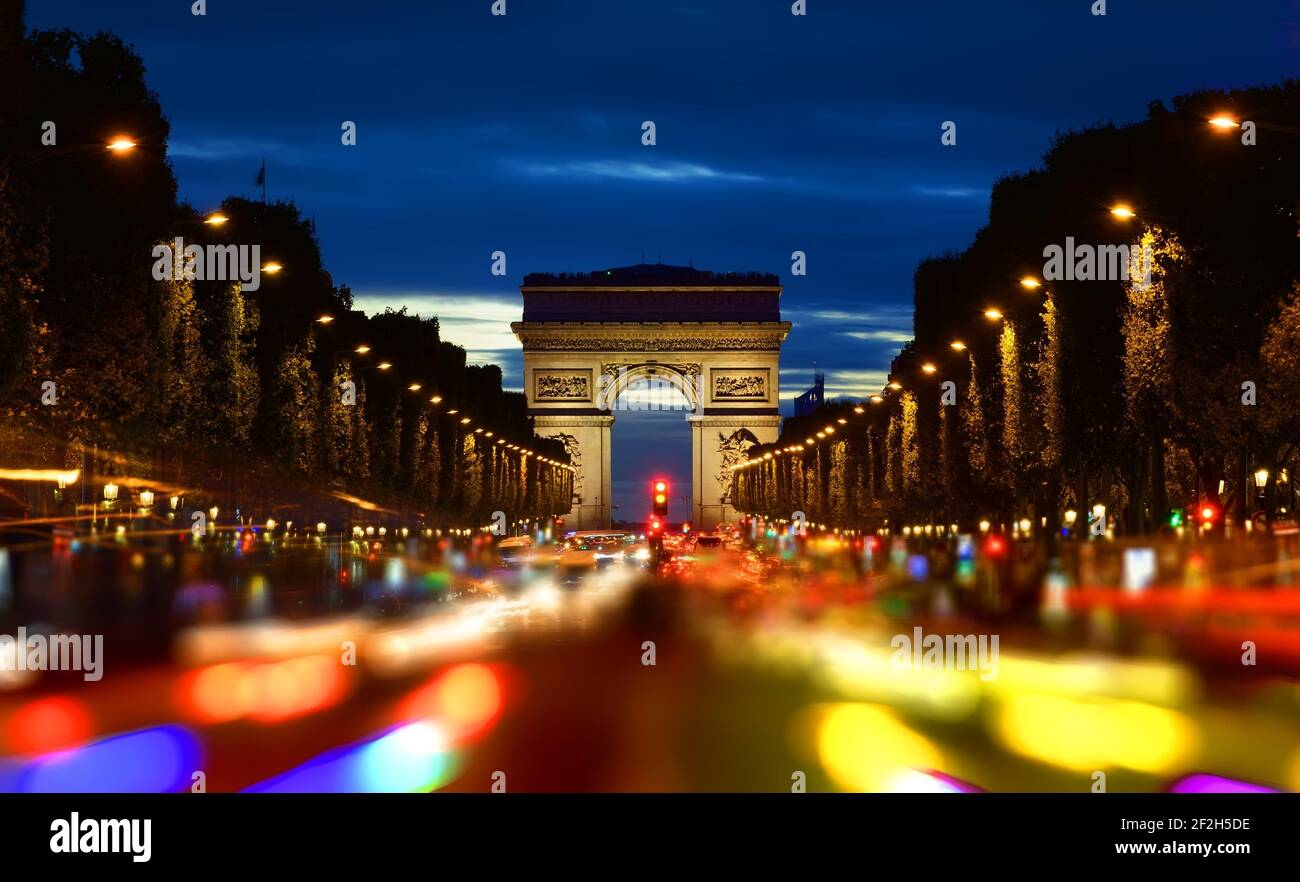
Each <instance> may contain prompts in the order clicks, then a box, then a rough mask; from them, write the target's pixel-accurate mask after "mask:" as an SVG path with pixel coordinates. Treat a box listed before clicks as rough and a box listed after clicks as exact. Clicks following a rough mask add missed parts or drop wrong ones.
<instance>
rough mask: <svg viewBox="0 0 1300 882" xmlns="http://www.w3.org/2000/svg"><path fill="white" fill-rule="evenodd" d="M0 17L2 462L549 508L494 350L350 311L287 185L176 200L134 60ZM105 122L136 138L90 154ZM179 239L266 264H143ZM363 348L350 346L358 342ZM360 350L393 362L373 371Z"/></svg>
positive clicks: (540, 460)
mask: <svg viewBox="0 0 1300 882" xmlns="http://www.w3.org/2000/svg"><path fill="white" fill-rule="evenodd" d="M5 8H6V10H11V9H12V7H11V6H10V5H8V4H7V5H6V7H5ZM6 15H9V16H10V17H8V18H7V19H6V20H5V21H4V22H0V41H3V43H4V45H2V46H0V59H3V61H0V64H3V68H4V69H3V70H2V71H0V73H2V74H3V78H4V80H5V82H6V83H8V84H11V85H12V86H13V88H6V89H5V90H4V93H3V98H0V415H2V417H3V419H2V422H3V427H0V451H2V452H3V456H4V459H5V461H6V462H10V463H20V462H21V463H22V464H24V465H28V466H42V467H50V466H53V465H55V464H58V465H59V466H61V467H68V468H86V469H88V470H89V471H90V472H91V473H92V474H93V473H101V476H107V475H112V474H114V473H117V472H129V473H132V474H138V473H139V472H138V471H135V470H139V469H142V468H143V469H145V470H146V471H151V472H153V473H154V476H155V477H157V478H160V479H167V480H175V481H178V482H184V481H186V480H189V481H191V482H193V481H194V480H195V478H196V477H197V476H199V475H206V474H213V473H217V474H224V475H230V474H233V473H239V474H242V475H266V476H271V475H273V476H275V477H276V478H277V479H278V480H280V481H282V482H283V484H284V485H286V486H289V485H292V486H296V487H298V488H303V487H318V488H327V489H334V490H339V491H347V492H348V493H350V494H354V495H356V496H360V497H365V498H367V499H382V500H387V501H389V502H392V503H400V504H402V505H404V506H409V507H411V508H413V509H415V510H417V511H420V512H424V513H426V514H427V515H428V516H429V517H430V518H431V519H433V520H435V521H440V522H445V523H447V524H460V525H468V524H482V523H486V522H487V520H488V519H489V518H490V515H491V513H492V512H493V511H498V510H500V511H504V512H506V513H507V514H508V516H509V517H511V518H512V519H515V518H525V517H528V518H531V517H539V516H549V515H556V514H563V513H565V512H567V511H568V510H569V506H570V499H571V496H572V479H571V474H570V473H569V471H568V470H567V469H566V468H564V467H563V465H562V464H563V463H565V462H567V460H568V456H567V454H566V452H565V450H564V449H563V446H562V445H561V444H560V443H559V442H557V441H555V440H551V439H543V438H539V437H537V436H535V435H534V433H533V430H532V424H531V420H530V419H529V417H528V415H527V411H526V401H525V398H524V396H523V395H522V394H519V393H511V392H506V391H503V389H502V384H501V380H502V378H501V370H500V368H499V367H497V366H495V365H487V366H475V365H467V364H466V356H465V351H464V349H462V348H461V347H459V346H456V345H454V344H452V343H450V342H448V341H445V340H442V339H441V338H440V334H439V326H438V321H437V319H436V318H420V317H418V316H414V315H408V314H407V313H406V311H405V310H404V309H403V310H402V311H400V312H394V311H387V312H385V313H383V314H381V315H374V316H367V315H365V314H364V313H362V312H360V311H357V310H354V309H353V308H352V295H351V292H350V291H349V289H348V288H347V287H346V286H336V285H335V284H334V283H333V281H332V279H331V278H330V276H329V274H328V273H327V272H326V271H325V269H324V267H323V266H322V261H321V254H320V248H319V245H318V242H317V239H316V235H315V230H314V227H313V224H312V223H311V221H309V220H306V219H304V218H303V217H302V216H301V214H300V213H299V210H298V209H297V207H296V206H294V205H293V204H291V203H273V204H266V203H264V202H258V201H252V200H247V199H243V198H238V197H231V198H229V199H227V200H225V201H224V202H223V204H222V206H221V214H222V215H224V216H225V217H227V218H228V221H227V222H226V223H225V224H223V225H221V226H216V225H212V224H206V223H204V216H203V215H202V214H200V213H198V212H196V211H195V210H194V209H192V208H191V207H190V206H188V205H185V204H181V203H178V202H177V186H176V180H175V177H174V175H173V172H172V169H171V166H170V164H169V163H168V161H167V157H166V143H167V138H168V134H169V126H168V122H167V119H166V117H165V116H164V115H163V111H162V108H161V107H160V105H159V103H158V100H157V96H156V95H155V94H153V93H152V92H150V91H149V89H148V88H147V86H146V84H145V77H144V67H143V64H142V63H141V60H140V59H139V57H137V56H136V55H135V54H134V52H132V51H131V49H129V48H128V47H127V46H125V45H124V44H123V43H122V41H121V40H120V39H118V38H117V37H115V36H112V35H108V34H98V35H95V36H80V35H77V34H74V33H71V32H68V31H55V32H35V33H32V34H30V35H26V36H24V32H23V28H22V22H21V14H20V13H12V14H11V13H10V12H7V13H6ZM14 15H16V16H17V20H16V21H15V20H14V18H13V16H14ZM51 124H52V125H51ZM120 133H127V134H130V135H131V136H132V137H133V138H134V139H135V140H136V141H137V145H138V146H137V147H136V148H135V149H134V150H131V151H128V152H124V153H122V154H120V155H119V154H115V153H113V152H110V151H108V150H106V149H105V148H104V145H105V144H106V143H107V142H108V141H109V140H110V139H111V138H113V137H114V136H116V135H118V134H120ZM177 237H181V238H182V239H183V240H184V244H185V245H198V246H206V245H209V244H213V245H218V244H233V243H238V244H241V245H251V244H257V245H258V246H259V247H260V257H261V262H263V263H269V262H272V261H273V262H275V263H279V264H281V265H282V266H283V267H284V269H283V270H282V271H281V272H279V273H277V274H275V275H270V274H265V273H264V274H262V276H261V279H260V287H258V288H257V290H255V291H254V290H249V289H250V288H252V287H253V286H251V285H250V286H246V287H242V288H241V285H240V284H239V283H238V282H232V281H229V280H215V279H208V280H203V279H199V280H190V281H187V280H185V279H184V278H182V277H175V278H172V279H162V280H158V279H156V278H155V277H154V275H155V274H154V272H153V269H154V264H155V257H154V256H153V249H154V247H155V246H156V245H158V244H159V243H166V244H171V243H173V242H174V240H175V239H176V238H177ZM173 275H175V274H173ZM322 316H329V317H331V318H332V321H329V322H328V323H324V322H321V321H320V318H321V317H322ZM363 344H364V345H368V346H370V347H372V349H371V352H370V353H367V354H361V353H358V352H357V351H356V350H357V349H358V347H360V346H362V345H363ZM380 359H382V361H384V362H387V363H389V364H390V365H391V367H390V368H386V369H384V370H380V369H378V365H379V363H380ZM413 384H419V388H420V391H419V392H418V393H417V392H415V391H413V390H412V388H411V387H412V385H413ZM435 395H436V396H438V397H439V398H440V401H439V402H437V403H436V404H435V403H434V402H433V401H431V399H432V398H433V397H434V396H435ZM450 410H455V411H458V413H455V414H449V413H448V411H450ZM466 416H469V417H471V418H472V420H473V422H472V423H471V424H465V423H463V422H462V420H463V419H464V418H465V417H466ZM475 429H478V430H479V432H475V431H474V430H475ZM489 431H490V432H491V433H492V435H491V437H488V436H487V433H488V432H489ZM498 442H502V443H498ZM512 448H518V449H512ZM524 450H529V451H532V452H533V454H535V455H533V456H528V457H525V456H524V455H523V451H524ZM546 459H550V460H554V461H555V462H556V463H558V464H556V465H551V464H547V463H545V462H544V460H546ZM86 477H87V480H89V479H90V478H91V475H90V474H88V475H87V476H86Z"/></svg>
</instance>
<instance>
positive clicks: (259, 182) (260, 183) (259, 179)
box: [257, 159, 266, 203]
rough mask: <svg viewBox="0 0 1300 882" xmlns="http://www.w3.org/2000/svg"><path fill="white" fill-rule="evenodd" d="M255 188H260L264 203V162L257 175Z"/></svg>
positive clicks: (264, 161)
mask: <svg viewBox="0 0 1300 882" xmlns="http://www.w3.org/2000/svg"><path fill="white" fill-rule="evenodd" d="M257 186H259V187H261V188H262V202H263V203H265V202H266V160H265V159H263V160H262V168H261V170H260V171H258V173H257Z"/></svg>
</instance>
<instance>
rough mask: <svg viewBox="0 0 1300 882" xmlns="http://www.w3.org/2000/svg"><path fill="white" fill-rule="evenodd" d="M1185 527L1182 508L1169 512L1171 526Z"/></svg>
mask: <svg viewBox="0 0 1300 882" xmlns="http://www.w3.org/2000/svg"><path fill="white" fill-rule="evenodd" d="M1182 525H1183V510H1182V509H1181V508H1175V509H1171V510H1170V512H1169V526H1171V527H1181V526H1182Z"/></svg>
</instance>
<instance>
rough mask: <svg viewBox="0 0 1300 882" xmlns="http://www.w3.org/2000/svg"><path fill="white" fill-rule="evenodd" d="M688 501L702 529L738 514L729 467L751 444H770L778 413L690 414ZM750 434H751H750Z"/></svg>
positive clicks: (777, 428)
mask: <svg viewBox="0 0 1300 882" xmlns="http://www.w3.org/2000/svg"><path fill="white" fill-rule="evenodd" d="M688 419H689V421H690V424H691V501H692V506H691V508H692V512H691V513H692V517H693V522H694V523H695V524H696V525H697V526H698V527H699V529H701V530H712V529H714V528H715V527H717V525H718V524H721V523H725V522H727V521H734V520H737V518H738V517H739V516H738V514H737V512H736V510H735V508H733V507H732V505H731V502H730V494H731V469H730V467H731V466H732V465H733V464H734V463H736V462H739V461H743V460H744V458H745V451H746V450H747V449H748V448H749V447H750V446H752V445H754V444H770V443H771V442H773V441H775V440H776V439H777V435H778V434H780V431H781V417H780V416H778V415H775V414H774V415H770V416H768V415H753V416H728V415H725V414H717V415H714V414H708V415H704V416H691V417H689V418H688ZM751 436H752V438H751Z"/></svg>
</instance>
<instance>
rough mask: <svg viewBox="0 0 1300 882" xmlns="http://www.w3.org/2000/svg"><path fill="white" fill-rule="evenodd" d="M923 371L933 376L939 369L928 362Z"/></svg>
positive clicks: (922, 367)
mask: <svg viewBox="0 0 1300 882" xmlns="http://www.w3.org/2000/svg"><path fill="white" fill-rule="evenodd" d="M921 370H923V371H925V372H926V373H927V374H932V373H934V372H935V371H937V370H938V368H937V367H935V366H934V365H933V364H931V363H930V362H928V361H927V362H926V363H925V364H923V365H921Z"/></svg>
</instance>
